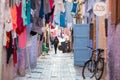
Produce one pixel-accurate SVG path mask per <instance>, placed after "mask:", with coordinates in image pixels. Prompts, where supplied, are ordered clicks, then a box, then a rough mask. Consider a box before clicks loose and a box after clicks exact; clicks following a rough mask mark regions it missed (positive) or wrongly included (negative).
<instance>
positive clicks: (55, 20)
mask: <svg viewBox="0 0 120 80" xmlns="http://www.w3.org/2000/svg"><path fill="white" fill-rule="evenodd" d="M53 24H56V25H60V12H58V13H57V14H56V15H54V20H53Z"/></svg>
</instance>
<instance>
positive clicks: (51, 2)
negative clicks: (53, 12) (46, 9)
mask: <svg viewBox="0 0 120 80" xmlns="http://www.w3.org/2000/svg"><path fill="white" fill-rule="evenodd" d="M49 2H50V9H52V7H53V0H49Z"/></svg>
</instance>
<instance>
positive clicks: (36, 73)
mask: <svg viewBox="0 0 120 80" xmlns="http://www.w3.org/2000/svg"><path fill="white" fill-rule="evenodd" d="M73 60H74V59H73V53H62V52H61V51H59V52H58V54H54V52H53V51H50V52H49V55H46V56H45V59H41V57H39V58H38V60H37V66H36V68H35V69H32V70H31V76H30V73H29V72H28V73H27V74H26V76H25V77H16V78H15V79H14V80H83V78H82V67H78V66H74V63H73ZM86 80H89V79H86ZM91 80H95V79H94V78H92V79H91Z"/></svg>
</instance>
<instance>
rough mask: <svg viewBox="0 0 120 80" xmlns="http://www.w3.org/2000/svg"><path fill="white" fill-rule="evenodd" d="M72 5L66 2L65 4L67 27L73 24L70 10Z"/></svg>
mask: <svg viewBox="0 0 120 80" xmlns="http://www.w3.org/2000/svg"><path fill="white" fill-rule="evenodd" d="M72 5H73V4H72V3H71V2H68V1H66V2H65V12H66V23H67V27H68V26H69V24H72V23H73V18H72V15H71V10H72Z"/></svg>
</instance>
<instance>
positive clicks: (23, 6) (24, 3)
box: [22, 0, 27, 25]
mask: <svg viewBox="0 0 120 80" xmlns="http://www.w3.org/2000/svg"><path fill="white" fill-rule="evenodd" d="M26 10H27V8H26V0H22V18H23V23H24V25H27V15H26Z"/></svg>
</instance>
